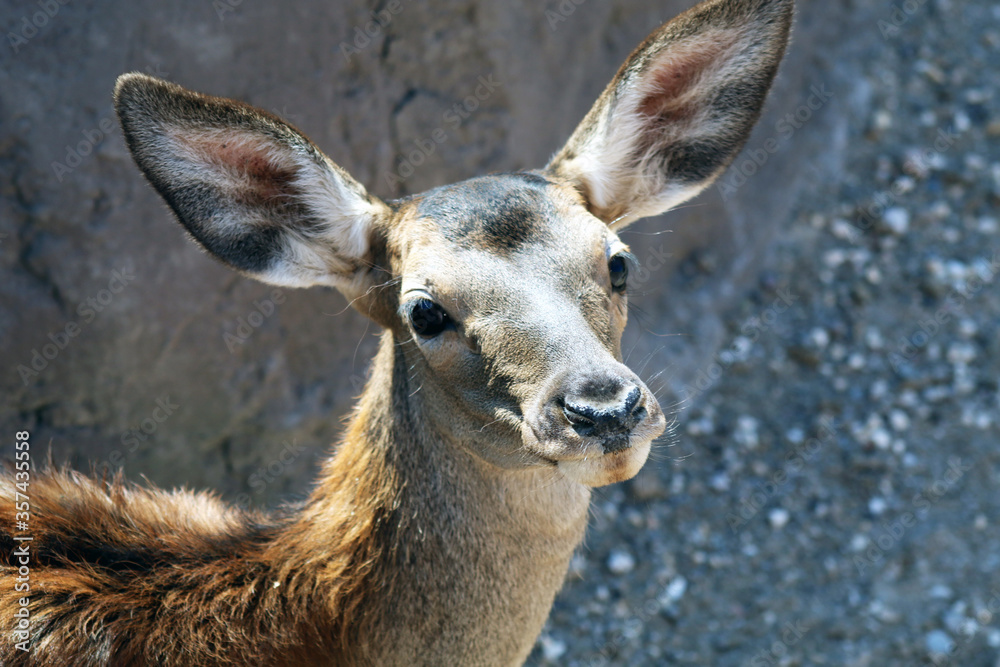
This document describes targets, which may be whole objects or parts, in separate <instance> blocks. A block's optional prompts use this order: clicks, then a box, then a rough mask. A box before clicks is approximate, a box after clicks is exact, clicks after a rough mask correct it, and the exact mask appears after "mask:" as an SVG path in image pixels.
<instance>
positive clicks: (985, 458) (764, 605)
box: [529, 0, 1000, 666]
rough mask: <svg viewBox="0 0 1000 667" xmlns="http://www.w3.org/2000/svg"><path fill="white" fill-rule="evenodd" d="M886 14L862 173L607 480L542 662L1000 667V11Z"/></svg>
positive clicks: (768, 274)
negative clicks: (654, 440)
mask: <svg viewBox="0 0 1000 667" xmlns="http://www.w3.org/2000/svg"><path fill="white" fill-rule="evenodd" d="M869 11H873V12H875V13H874V14H873V16H874V17H875V18H876V19H880V20H882V21H883V23H877V22H875V21H873V22H872V24H871V26H870V29H871V30H873V31H876V32H878V33H882V34H878V35H876V36H875V37H874V38H872V36H871V35H868V36H867V41H868V42H870V43H871V45H870V47H866V49H867V51H866V52H865V53H864V54H863V55H864V58H865V62H866V63H867V64H866V65H865V68H864V69H865V74H866V79H865V80H863V81H859V82H857V88H856V89H854V90H850V91H848V90H841V91H836V92H837V93H838V94H842V95H859V96H861V97H862V98H865V99H866V100H867V101H866V102H865V103H864V106H865V107H867V113H866V114H865V115H864V117H858V118H855V119H852V122H851V123H850V125H849V127H850V128H851V129H850V136H849V137H847V141H848V143H849V145H850V146H851V147H852V148H851V151H850V159H849V162H848V165H847V169H846V172H845V173H844V175H843V177H842V178H841V179H840V180H839V182H827V183H819V184H817V185H816V188H815V190H814V191H813V192H812V193H811V197H810V199H809V200H808V201H800V202H798V204H797V208H796V214H795V215H794V216H793V220H792V222H791V224H790V226H789V227H788V228H787V229H786V230H785V231H784V233H783V234H781V236H780V238H779V239H778V240H777V242H776V243H775V244H774V246H773V248H772V250H771V254H770V257H769V259H768V261H767V262H766V270H765V271H764V272H763V273H762V274H761V275H760V276H759V280H758V283H757V284H756V285H753V286H752V288H751V289H750V291H749V293H748V294H747V295H746V298H745V299H744V301H743V303H742V306H741V307H740V308H739V309H737V310H736V311H735V312H732V313H731V315H730V318H729V341H730V342H729V344H728V345H726V346H724V348H723V350H722V351H721V352H720V353H719V354H718V355H717V357H716V359H715V361H714V362H713V363H712V364H711V365H710V366H709V367H707V368H706V369H705V370H704V374H703V376H704V381H703V382H701V383H699V384H698V385H697V386H693V387H690V388H688V391H686V392H679V393H680V394H681V396H680V397H679V398H680V400H679V404H680V405H679V408H678V415H677V418H678V424H677V429H676V435H675V437H674V439H673V442H672V443H665V444H663V445H661V446H660V448H659V450H658V452H656V453H654V459H651V461H650V463H649V464H647V467H646V469H645V470H644V471H643V472H642V473H641V474H640V476H639V477H638V478H637V479H636V480H634V481H633V482H631V483H628V484H625V485H618V486H615V487H611V488H608V489H602V490H600V491H599V492H598V493H597V494H596V495H595V503H594V510H593V519H592V522H591V530H590V533H589V537H588V540H587V542H586V544H585V545H584V547H582V548H581V550H580V551H579V553H578V554H577V556H576V557H575V558H574V561H573V564H572V566H571V572H570V576H569V579H568V581H567V585H566V587H565V589H564V590H563V592H562V593H561V594H560V596H559V598H558V599H557V602H556V605H555V607H554V609H553V612H552V615H551V618H550V620H549V623H548V625H547V627H546V629H545V631H544V633H543V635H542V637H541V639H540V640H539V643H538V646H537V648H536V650H535V651H534V653H533V654H532V657H531V660H530V661H529V663H530V664H534V665H604V664H607V665H661V664H698V665H875V666H880V665H927V664H951V665H975V666H978V665H984V666H986V665H989V666H993V665H1000V572H998V565H1000V533H998V530H997V524H998V522H1000V495H998V494H997V493H996V492H995V490H994V489H995V486H996V482H997V480H998V477H1000V451H998V447H997V444H998V441H1000V391H998V377H1000V361H998V360H1000V337H998V336H997V331H998V325H1000V287H998V286H1000V279H995V278H994V276H995V275H996V274H997V272H1000V243H998V234H1000V222H998V219H997V214H996V204H997V202H998V199H1000V146H998V138H1000V93H998V92H997V90H996V83H997V78H996V77H997V71H998V69H997V65H998V64H1000V56H998V53H1000V6H996V5H993V4H991V3H987V2H960V1H958V0H953V1H951V2H940V1H938V2H933V1H928V0H910V1H909V2H907V3H905V5H904V3H902V2H900V3H898V5H897V7H896V8H893V7H892V6H891V5H888V3H887V7H886V8H884V9H880V10H878V11H876V10H869ZM751 148H753V144H751ZM779 158H780V156H779V157H776V158H775V159H776V160H777V159H779ZM640 257H641V252H640ZM633 326H635V325H634V324H633ZM646 374H647V375H650V374H652V373H651V372H650V371H649V369H647V371H646ZM684 394H686V395H684ZM665 402H668V401H667V399H665Z"/></svg>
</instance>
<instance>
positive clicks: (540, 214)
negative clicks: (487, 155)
mask: <svg viewBox="0 0 1000 667" xmlns="http://www.w3.org/2000/svg"><path fill="white" fill-rule="evenodd" d="M456 187H458V188H461V190H460V191H458V192H457V191H456ZM553 190H554V187H553V185H552V184H551V182H550V181H548V180H547V179H546V178H544V177H542V176H539V175H537V174H530V173H513V174H492V175H490V176H484V177H481V178H474V179H471V180H468V181H464V182H462V183H461V184H459V185H458V186H446V187H442V188H437V189H434V190H431V191H429V192H427V193H425V194H423V195H421V196H420V198H419V199H418V201H417V202H416V214H417V215H418V216H419V217H421V218H424V219H429V220H433V221H434V222H435V223H436V224H437V225H438V228H439V230H440V232H441V234H442V235H443V236H444V238H445V239H446V240H448V241H450V242H452V243H454V244H455V245H457V246H459V247H461V248H465V249H469V250H485V251H488V252H494V253H499V254H508V253H512V252H516V251H517V250H519V249H521V248H523V247H525V246H526V245H529V244H532V243H537V242H539V241H543V240H544V239H545V238H546V237H547V236H548V235H550V233H551V232H550V229H549V226H550V225H549V221H551V220H552V219H553V218H554V217H555V216H557V215H558V214H559V212H558V211H557V210H556V208H557V205H556V202H554V201H553V199H552V195H553V192H552V191H553Z"/></svg>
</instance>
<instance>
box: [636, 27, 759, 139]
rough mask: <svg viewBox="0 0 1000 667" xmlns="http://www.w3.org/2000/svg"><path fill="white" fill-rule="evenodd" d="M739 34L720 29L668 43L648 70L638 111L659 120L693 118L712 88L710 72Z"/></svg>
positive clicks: (718, 64)
mask: <svg viewBox="0 0 1000 667" xmlns="http://www.w3.org/2000/svg"><path fill="white" fill-rule="evenodd" d="M738 39H739V35H738V34H736V33H735V32H734V31H729V30H725V31H723V30H718V31H713V32H710V33H707V34H704V35H699V36H698V37H697V38H692V39H689V40H687V41H685V42H683V43H682V44H679V45H675V46H670V47H667V48H666V49H665V50H664V52H663V53H662V54H660V55H659V57H658V58H657V60H658V62H655V63H654V64H653V65H651V69H652V71H651V72H648V73H646V74H645V76H644V78H647V81H646V82H644V83H645V85H644V86H643V87H644V88H645V89H646V90H647V91H648V92H647V94H646V95H644V96H643V98H642V101H641V102H640V103H639V107H638V111H639V113H641V114H642V115H643V116H646V117H647V118H652V119H655V120H656V121H657V122H658V123H670V122H677V121H682V120H686V119H690V118H692V117H693V116H695V115H696V114H697V113H698V111H699V110H700V107H701V105H702V104H703V103H704V102H705V101H706V100H707V98H708V97H709V94H710V93H711V91H712V85H711V79H712V76H711V73H712V71H713V70H715V69H718V68H719V67H720V66H721V65H723V64H724V63H723V61H724V59H725V58H726V56H727V53H728V52H730V51H731V50H732V49H733V47H734V46H735V45H736V43H737V41H738Z"/></svg>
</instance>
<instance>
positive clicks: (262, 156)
mask: <svg viewBox="0 0 1000 667" xmlns="http://www.w3.org/2000/svg"><path fill="white" fill-rule="evenodd" d="M115 108H116V110H117V112H118V117H119V119H120V120H121V124H122V129H123V130H124V132H125V139H126V141H127V142H128V147H129V150H130V151H131V152H132V156H133V157H134V158H135V161H136V163H137V164H138V165H139V168H140V169H141V170H142V171H143V173H144V174H145V175H146V177H147V178H148V179H149V181H150V182H151V183H152V184H153V187H155V188H156V190H157V191H158V192H159V193H160V195H161V196H162V197H163V198H164V199H165V200H166V201H167V203H168V204H169V205H170V207H171V208H172V209H173V210H174V213H176V214H177V218H178V219H179V220H180V221H181V223H182V224H183V225H184V227H185V228H186V229H187V230H188V232H190V234H191V236H193V237H194V238H195V240H196V241H197V242H198V243H199V244H201V246H202V247H204V248H205V249H206V250H207V251H208V252H209V253H211V254H212V255H214V256H215V257H217V258H218V259H220V260H222V261H223V262H225V263H226V264H228V265H230V266H231V267H233V268H235V269H237V270H239V271H241V272H242V273H245V274H247V275H249V276H251V277H253V278H257V279H258V280H262V281H264V282H269V283H273V284H276V285H284V286H289V287H308V286H310V285H333V286H335V287H338V288H340V289H341V290H342V291H344V292H346V293H348V294H354V293H356V292H357V291H358V289H359V288H362V287H363V285H364V282H365V281H364V278H365V276H367V275H368V273H369V268H370V267H371V263H372V257H371V254H372V239H373V234H374V233H375V232H376V228H377V227H378V223H379V221H380V219H386V218H387V217H388V215H389V207H388V206H387V205H386V204H385V203H383V202H382V201H381V200H379V199H377V198H375V197H373V196H371V195H369V194H368V193H367V192H366V191H365V189H364V187H362V186H361V184H360V183H358V182H357V181H355V180H354V179H353V178H351V177H350V176H349V175H348V174H347V172H345V171H344V170H343V169H341V168H340V167H338V166H337V165H335V164H334V163H333V162H331V161H330V160H329V159H328V158H327V157H326V156H325V155H323V153H322V152H320V150H319V149H318V148H317V147H316V146H315V145H314V144H313V143H312V142H311V141H309V139H307V138H306V137H305V136H304V135H303V134H302V133H301V132H299V131H298V130H296V129H295V128H293V127H292V126H290V125H288V124H287V123H285V122H284V121H282V120H281V119H279V118H277V117H275V116H273V115H271V114H269V113H267V112H265V111H262V110H260V109H257V108H254V107H252V106H249V105H247V104H243V103H241V102H236V101H234V100H228V99H224V98H219V97H209V96H207V95H200V94H198V93H194V92H191V91H189V90H185V89H184V88H181V87H180V86H178V85H175V84H172V83H168V82H166V81H161V80H159V79H155V78H153V77H150V76H146V75H144V74H137V73H132V74H124V75H122V76H121V77H119V79H118V83H117V85H116V86H115Z"/></svg>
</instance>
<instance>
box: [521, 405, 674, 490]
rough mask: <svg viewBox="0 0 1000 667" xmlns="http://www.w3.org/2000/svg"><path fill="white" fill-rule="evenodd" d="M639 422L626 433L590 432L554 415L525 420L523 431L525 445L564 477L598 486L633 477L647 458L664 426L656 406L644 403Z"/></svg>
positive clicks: (664, 421) (664, 423) (663, 419)
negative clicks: (646, 406)
mask: <svg viewBox="0 0 1000 667" xmlns="http://www.w3.org/2000/svg"><path fill="white" fill-rule="evenodd" d="M647 405H648V406H649V407H648V408H647V414H645V415H643V418H642V420H641V423H638V424H636V425H635V426H634V427H633V428H632V429H630V430H628V431H626V432H611V433H599V434H597V433H591V432H589V431H588V429H586V428H584V429H580V428H574V427H575V426H576V427H578V426H579V424H573V423H572V422H570V421H569V420H567V419H565V418H563V419H559V418H557V417H553V415H552V412H551V411H549V412H548V414H546V415H543V416H541V418H540V419H526V420H525V421H524V422H523V427H522V434H523V437H524V442H525V446H526V448H527V449H528V450H529V451H531V452H533V453H534V454H535V455H536V456H537V457H538V458H539V459H540V460H541V461H544V462H545V464H547V465H551V466H554V467H556V468H557V469H558V470H559V471H560V472H561V473H562V474H563V475H565V476H566V477H567V478H569V479H571V480H574V481H576V482H579V483H580V484H584V485H586V486H591V487H598V486H606V485H608V484H614V483H616V482H623V481H625V480H627V479H631V478H632V477H634V476H635V475H636V474H637V473H638V472H639V470H640V469H641V468H642V466H643V465H644V464H645V463H646V459H647V458H648V457H649V452H650V449H651V447H652V443H653V440H655V439H656V438H657V437H659V436H660V435H661V434H662V433H663V432H664V430H665V429H666V419H665V417H664V416H663V412H662V411H661V410H660V408H659V405H657V404H656V403H655V402H653V403H651V404H647Z"/></svg>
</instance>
